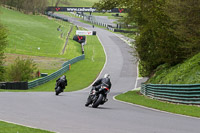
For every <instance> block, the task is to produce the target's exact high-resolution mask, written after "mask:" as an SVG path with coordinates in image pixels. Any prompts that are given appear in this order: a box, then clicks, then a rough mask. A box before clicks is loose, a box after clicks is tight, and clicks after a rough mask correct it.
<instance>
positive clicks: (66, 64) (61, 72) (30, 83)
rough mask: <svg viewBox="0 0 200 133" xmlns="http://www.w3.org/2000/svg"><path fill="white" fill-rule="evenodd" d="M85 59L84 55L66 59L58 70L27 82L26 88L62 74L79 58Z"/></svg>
mask: <svg viewBox="0 0 200 133" xmlns="http://www.w3.org/2000/svg"><path fill="white" fill-rule="evenodd" d="M83 59H85V55H84V54H83V55H81V56H78V57H75V58H73V59H71V60H69V61H66V62H65V63H63V64H62V68H61V69H59V70H58V71H56V72H54V73H52V74H50V75H48V76H45V77H42V78H39V79H36V80H34V81H31V82H28V88H33V87H36V86H39V85H41V84H44V83H46V82H48V81H50V80H52V79H55V78H56V77H58V76H60V75H62V74H63V73H65V72H66V71H67V70H69V66H70V65H71V64H74V63H76V62H78V61H80V60H83ZM69 64H70V65H69Z"/></svg>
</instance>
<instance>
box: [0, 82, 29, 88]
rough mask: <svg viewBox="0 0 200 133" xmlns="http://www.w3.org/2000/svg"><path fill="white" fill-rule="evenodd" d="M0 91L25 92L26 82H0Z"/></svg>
mask: <svg viewBox="0 0 200 133" xmlns="http://www.w3.org/2000/svg"><path fill="white" fill-rule="evenodd" d="M0 89H9V90H27V89H28V82H0Z"/></svg>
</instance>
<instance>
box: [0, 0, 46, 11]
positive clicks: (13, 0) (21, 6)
mask: <svg viewBox="0 0 200 133" xmlns="http://www.w3.org/2000/svg"><path fill="white" fill-rule="evenodd" d="M0 3H1V4H4V5H8V6H10V7H15V8H16V9H17V10H19V11H25V13H29V12H32V13H33V14H35V13H44V11H45V9H46V7H47V6H48V1H47V0H0Z"/></svg>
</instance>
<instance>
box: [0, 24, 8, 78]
mask: <svg viewBox="0 0 200 133" xmlns="http://www.w3.org/2000/svg"><path fill="white" fill-rule="evenodd" d="M6 38H7V35H6V29H5V28H4V27H3V26H2V24H0V81H3V80H4V72H5V69H4V67H3V64H4V61H3V60H4V58H5V56H4V50H5V48H6V45H7V40H6Z"/></svg>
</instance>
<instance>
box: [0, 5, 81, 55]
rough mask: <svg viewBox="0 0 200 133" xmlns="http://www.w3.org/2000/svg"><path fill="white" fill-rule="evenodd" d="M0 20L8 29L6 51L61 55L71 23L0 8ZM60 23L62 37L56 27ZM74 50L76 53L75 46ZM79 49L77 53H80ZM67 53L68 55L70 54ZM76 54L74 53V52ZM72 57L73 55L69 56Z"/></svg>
mask: <svg viewBox="0 0 200 133" xmlns="http://www.w3.org/2000/svg"><path fill="white" fill-rule="evenodd" d="M0 10H1V12H2V13H1V17H0V18H1V22H2V23H3V24H4V26H5V27H6V28H7V30H8V44H9V45H8V46H7V49H6V53H16V54H25V55H36V56H48V57H63V56H61V55H60V53H61V50H62V48H63V46H64V44H65V39H66V34H67V32H68V31H69V29H70V27H71V24H70V23H62V22H59V21H55V20H54V19H48V18H47V17H45V16H34V15H26V14H23V13H20V12H17V11H13V10H9V9H6V8H0ZM60 25H61V27H62V28H61V29H62V30H63V31H62V32H63V34H64V35H63V37H62V38H61V32H60V31H57V28H58V27H59V26H60ZM73 49H75V50H74V52H75V53H76V52H77V50H76V48H73ZM80 53H81V52H80V51H79V53H78V55H80ZM70 55H71V54H69V55H68V56H70ZM75 56H76V54H75ZM70 58H73V57H70Z"/></svg>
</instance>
